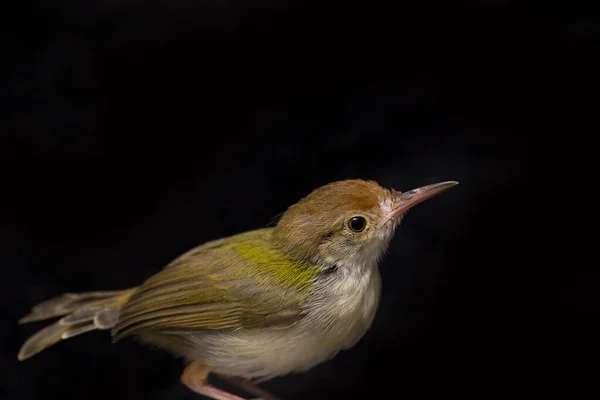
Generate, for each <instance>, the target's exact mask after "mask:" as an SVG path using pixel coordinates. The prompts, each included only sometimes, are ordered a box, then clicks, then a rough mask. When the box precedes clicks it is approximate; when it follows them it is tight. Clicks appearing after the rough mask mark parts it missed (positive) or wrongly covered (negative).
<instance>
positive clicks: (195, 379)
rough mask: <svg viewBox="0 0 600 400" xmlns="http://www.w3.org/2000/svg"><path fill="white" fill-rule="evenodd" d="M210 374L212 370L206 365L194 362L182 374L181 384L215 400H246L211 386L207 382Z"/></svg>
mask: <svg viewBox="0 0 600 400" xmlns="http://www.w3.org/2000/svg"><path fill="white" fill-rule="evenodd" d="M209 373H210V369H209V368H208V367H207V366H206V365H204V364H202V363H201V362H199V361H194V362H192V363H191V364H190V365H188V366H187V367H186V368H185V370H184V371H183V374H181V382H182V383H183V384H184V385H186V386H187V387H188V388H190V389H191V390H193V391H194V392H196V393H198V394H202V395H204V396H207V397H210V398H211V399H213V400H245V399H244V398H242V397H239V396H236V395H234V394H231V393H228V392H226V391H224V390H221V389H219V388H216V387H214V386H212V385H209V384H208V382H207V377H208V374H209Z"/></svg>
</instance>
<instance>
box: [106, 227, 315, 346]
mask: <svg viewBox="0 0 600 400" xmlns="http://www.w3.org/2000/svg"><path fill="white" fill-rule="evenodd" d="M271 231H272V229H271V228H266V229H262V230H257V231H251V232H247V233H244V234H241V235H238V236H237V237H236V238H235V239H237V240H232V241H215V242H209V243H207V244H206V245H205V246H200V247H198V248H195V249H192V250H191V251H190V252H188V253H186V254H184V255H182V256H181V257H179V258H177V259H176V260H174V261H173V262H172V263H171V264H169V265H168V266H167V267H165V268H164V269H163V270H161V271H160V272H158V273H157V274H155V275H154V276H152V277H150V278H149V279H148V280H147V281H146V282H144V284H142V285H141V286H140V287H139V288H138V289H137V290H136V292H135V293H134V294H133V295H132V296H131V297H130V298H129V300H128V301H127V303H125V304H124V305H123V307H122V308H121V311H120V314H119V321H118V322H117V324H116V325H115V327H114V329H113V338H114V340H115V341H117V340H119V339H121V338H123V337H125V336H129V335H133V334H136V333H139V332H141V331H156V332H162V333H177V332H182V331H189V330H221V329H239V328H259V327H285V326H290V325H292V324H295V323H296V322H297V321H299V320H300V319H301V318H302V317H303V316H304V309H303V308H302V304H303V301H304V300H305V299H306V297H307V296H308V294H309V290H308V288H309V285H307V282H306V279H313V278H314V277H316V276H317V275H318V272H319V270H318V269H317V268H316V267H314V266H309V265H305V264H301V263H299V262H297V261H295V260H291V259H289V258H287V257H286V256H285V254H283V253H281V252H278V251H275V250H274V249H273V248H272V246H273V244H272V243H273V241H272V240H271V236H270V235H271V234H272V232H271ZM240 246H241V247H240ZM248 247H250V248H253V249H254V248H261V249H264V250H265V251H264V253H262V254H264V255H265V256H264V257H262V254H258V253H257V252H255V251H254V252H253V253H252V255H251V257H250V258H248V257H245V253H244V252H243V251H240V249H245V248H248ZM259 256H260V257H259ZM281 265H285V266H286V267H289V268H298V271H299V272H301V273H302V274H304V275H302V276H305V277H306V279H304V280H301V279H297V280H296V281H294V282H293V284H290V282H289V280H286V279H285V278H286V276H287V274H289V273H290V271H284V272H285V273H283V274H282V273H281V271H279V270H277V269H275V268H274V267H273V266H277V267H279V266H281ZM265 282H268V283H269V284H268V285H266V284H265Z"/></svg>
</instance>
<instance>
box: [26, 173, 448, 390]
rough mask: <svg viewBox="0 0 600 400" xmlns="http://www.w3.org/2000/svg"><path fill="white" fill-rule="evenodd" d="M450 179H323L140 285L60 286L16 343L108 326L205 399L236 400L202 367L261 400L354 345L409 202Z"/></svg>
mask: <svg viewBox="0 0 600 400" xmlns="http://www.w3.org/2000/svg"><path fill="white" fill-rule="evenodd" d="M457 183H458V182H455V181H448V182H441V183H436V184H433V185H428V186H423V187H421V188H418V189H414V190H411V191H407V192H400V191H396V190H394V189H386V188H383V187H381V186H380V185H378V184H377V183H375V182H373V181H365V180H359V179H353V180H344V181H338V182H333V183H329V184H327V185H325V186H322V187H320V188H318V189H316V190H314V191H313V192H311V193H310V194H308V195H307V196H306V197H304V198H303V199H301V200H300V201H299V202H297V203H296V204H294V205H292V206H291V207H289V208H288V209H287V211H286V212H285V213H283V215H282V216H281V218H280V219H279V221H278V222H277V224H275V225H274V226H269V227H266V228H262V229H257V230H252V231H249V232H244V233H240V234H237V235H233V236H230V237H227V238H222V239H218V240H214V241H210V242H207V243H204V244H203V245H200V246H198V247H196V248H193V249H191V250H190V251H188V252H186V253H184V254H182V255H181V256H179V257H178V258H175V259H174V260H173V261H172V262H171V263H169V264H168V265H166V266H165V267H164V268H163V269H161V270H160V271H159V272H157V273H156V274H155V275H153V276H151V277H150V278H148V279H147V280H146V281H144V282H143V283H142V284H141V285H140V286H138V287H135V288H129V289H125V290H118V291H100V292H89V293H66V294H63V295H62V296H59V297H56V298H53V299H50V300H46V301H44V302H42V303H40V304H38V305H37V306H35V307H33V309H32V311H31V313H30V314H29V315H27V316H25V317H23V318H22V319H21V320H20V321H19V322H20V323H26V322H32V321H39V320H44V319H48V318H53V317H62V318H61V319H59V320H58V321H57V322H55V323H54V324H52V325H49V326H47V327H46V328H44V329H42V330H40V331H38V332H37V333H35V334H34V335H33V336H31V337H30V338H29V339H28V340H27V341H26V342H25V343H24V344H23V346H22V347H21V350H20V352H19V354H18V358H19V360H25V359H27V358H29V357H31V356H33V355H35V354H36V353H38V352H40V351H42V350H43V349H45V348H47V347H49V346H52V345H54V344H55V343H57V342H58V341H60V340H61V339H68V338H70V337H73V336H77V335H79V334H81V333H85V332H89V331H93V330H96V329H101V330H102V329H110V330H111V334H112V337H113V342H116V341H118V340H120V339H122V338H124V337H127V336H133V337H135V338H137V339H138V340H139V341H141V342H143V343H145V344H148V345H152V346H156V347H159V348H161V349H164V350H165V351H168V352H170V353H172V354H174V355H176V356H180V357H183V358H184V359H185V360H187V366H186V368H185V369H184V371H183V374H182V375H181V381H182V382H183V383H184V384H185V385H187V386H188V387H189V388H190V389H191V390H193V391H195V392H197V393H199V394H202V395H205V396H207V397H209V398H212V399H214V400H243V399H242V398H241V397H238V396H236V395H233V394H231V393H229V392H226V391H224V390H222V389H219V388H217V387H215V386H213V385H211V384H209V382H208V375H209V373H211V372H212V373H214V374H216V375H218V376H221V377H224V378H226V379H229V380H230V381H231V382H233V383H235V384H237V385H238V386H240V387H241V388H243V389H244V390H246V391H247V392H249V393H252V394H255V395H258V396H261V397H263V398H266V399H275V398H276V397H275V396H273V395H271V394H269V393H266V392H265V391H264V390H262V389H261V388H259V387H258V386H257V385H256V383H259V382H262V381H265V380H268V379H271V378H274V377H278V376H282V375H286V374H290V373H298V372H302V371H306V370H307V369H309V368H311V367H313V366H315V365H317V364H320V363H322V362H324V361H326V360H329V359H331V358H332V357H333V356H335V355H336V354H337V353H338V352H339V351H341V350H344V349H348V348H350V347H352V346H353V345H355V344H356V343H357V341H358V340H359V339H360V338H361V337H363V335H364V334H365V333H366V331H367V330H368V329H369V328H370V326H371V324H372V322H373V319H374V317H375V313H376V310H377V308H378V304H379V298H380V291H381V290H380V288H381V281H380V275H379V270H378V265H379V262H380V260H381V258H382V256H383V254H384V253H385V250H386V249H387V247H388V245H389V243H390V240H391V238H392V236H393V234H394V231H395V229H396V228H397V227H398V225H399V224H400V222H401V220H402V219H403V217H404V215H405V214H406V212H407V210H408V209H409V208H411V207H413V206H414V205H416V204H418V203H421V202H422V201H424V200H426V199H429V198H431V197H433V196H435V195H437V194H439V193H441V192H442V191H444V190H446V189H449V188H451V187H453V186H455V185H456V184H457Z"/></svg>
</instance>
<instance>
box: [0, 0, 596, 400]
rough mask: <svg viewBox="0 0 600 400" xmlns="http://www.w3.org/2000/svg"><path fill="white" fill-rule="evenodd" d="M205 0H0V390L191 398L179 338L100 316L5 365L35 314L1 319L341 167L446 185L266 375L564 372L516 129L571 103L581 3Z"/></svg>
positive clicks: (467, 378)
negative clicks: (289, 356) (342, 322)
mask: <svg viewBox="0 0 600 400" xmlns="http://www.w3.org/2000/svg"><path fill="white" fill-rule="evenodd" d="M199 3H201V2H199V1H183V0H175V1H171V2H167V1H159V2H152V3H147V2H135V1H130V0H125V1H109V0H102V1H96V2H92V3H90V2H75V1H67V0H64V1H46V2H34V1H25V2H19V3H18V6H14V7H13V8H12V9H10V10H8V11H9V12H6V13H2V16H1V17H0V18H2V21H3V22H2V26H3V27H5V28H6V29H5V36H4V37H3V44H4V45H5V46H4V54H3V56H2V60H3V61H2V71H3V73H4V77H5V78H7V79H4V80H3V81H2V82H1V83H0V84H1V85H2V87H1V88H2V100H1V101H2V104H1V106H2V107H1V108H2V120H1V122H0V129H1V131H0V135H1V136H0V159H1V160H2V173H1V179H2V180H1V186H0V191H1V192H0V206H1V208H0V265H1V266H2V272H3V278H2V279H1V280H0V282H1V284H0V296H1V297H0V300H1V303H0V307H1V309H2V330H1V331H0V334H1V341H0V348H1V349H2V351H1V354H0V369H1V375H0V381H1V382H2V384H1V386H0V397H1V398H3V399H15V400H16V399H19V400H20V399H23V400H26V399H49V398H60V399H64V400H66V399H106V398H111V399H171V400H175V399H195V398H199V397H198V396H196V395H194V394H193V393H192V392H191V391H189V390H188V389H187V388H185V387H183V386H182V385H180V384H179V375H180V373H181V370H182V364H181V362H180V361H179V360H176V359H174V358H172V357H170V356H169V355H167V354H164V353H161V352H159V351H156V350H152V349H149V348H146V347H143V346H140V345H138V344H136V343H134V342H133V341H130V340H125V341H123V342H120V343H119V344H117V345H111V343H110V338H109V335H108V333H107V332H94V333H90V334H86V335H83V336H80V337H77V338H74V339H71V340H69V341H67V342H62V343H59V344H58V345H57V346H55V347H53V348H51V349H49V350H47V351H44V352H43V353H41V354H39V355H37V356H36V357H34V358H32V359H30V360H28V361H26V362H23V363H19V362H18V361H17V360H16V354H17V352H18V349H19V346H20V345H21V344H22V342H23V341H24V340H25V339H26V338H27V336H28V335H30V334H32V333H33V332H34V331H35V330H36V329H39V328H40V327H41V326H43V324H41V323H39V324H33V325H26V326H19V325H17V324H16V321H17V319H18V318H19V317H21V316H23V315H24V314H26V313H27V312H28V311H29V308H30V307H31V306H33V305H34V304H36V303H37V302H39V301H42V300H44V299H46V298H48V297H51V296H55V295H58V294H60V293H63V292H66V291H87V290H110V289H119V288H126V287H130V286H132V285H136V284H138V283H140V282H141V281H142V280H143V279H145V278H147V277H148V276H150V275H151V274H152V273H154V272H156V271H158V270H159V269H160V268H161V267H162V266H164V265H165V264H166V263H168V262H169V261H170V260H172V259H173V258H174V257H176V256H177V255H179V254H180V253H182V252H184V251H186V250H188V249H189V248H191V247H193V246H195V245H197V244H200V243H202V242H203V241H207V240H210V239H215V238H218V237H222V236H226V235H230V234H234V233H237V232H240V231H244V230H250V229H254V228H257V227H261V226H264V225H266V224H267V223H269V221H270V220H271V218H272V217H274V216H275V215H277V214H279V213H280V212H282V211H284V210H285V209H286V207H287V206H289V205H290V204H292V203H294V202H295V201H297V200H298V199H299V198H300V197H302V196H304V195H306V194H307V193H308V192H310V191H311V190H313V189H314V188H316V187H318V186H320V185H322V184H325V183H327V182H330V181H333V180H338V179H346V178H365V179H374V180H376V181H379V182H380V183H381V184H383V185H385V186H392V187H394V188H396V189H400V190H408V189H412V188H414V187H417V186H419V185H423V184H428V183H433V182H436V181H441V180H458V181H460V185H459V186H458V187H457V188H454V189H452V190H451V191H449V192H446V193H444V194H443V195H441V196H440V197H438V198H435V199H433V200H430V201H428V202H426V203H423V204H422V205H419V206H418V207H417V208H415V209H414V210H412V211H411V212H410V213H409V214H408V216H407V217H406V219H405V222H404V223H403V226H402V227H401V228H400V229H399V230H398V233H397V235H396V237H395V239H394V241H393V243H392V245H391V248H390V253H389V255H388V256H387V257H386V259H385V261H384V262H383V264H382V266H381V272H382V275H383V280H384V293H383V299H382V304H381V308H380V310H379V312H378V314H377V318H376V320H375V323H374V326H373V328H372V329H371V330H370V331H369V333H368V334H367V335H366V336H365V337H364V339H363V340H362V341H361V342H359V344H358V345H356V347H354V348H353V349H351V350H349V351H345V352H343V353H341V354H339V356H337V357H336V358H335V359H333V360H332V361H330V362H327V363H325V364H323V365H321V366H319V367H316V368H314V369H313V370H312V371H310V372H307V373H305V374H301V375H295V376H289V377H285V378H281V379H276V380H273V381H272V382H269V383H267V384H265V385H264V386H265V387H266V388H268V389H271V390H272V391H274V392H275V393H277V394H279V395H281V396H282V397H283V398H284V399H331V398H340V399H342V398H344V399H349V398H362V399H371V398H376V396H375V394H379V396H382V394H383V393H388V397H377V398H423V396H426V395H427V396H429V395H434V392H438V391H440V394H436V395H443V396H459V397H461V398H464V397H477V398H490V397H492V396H493V395H496V394H499V393H500V394H510V395H511V396H513V395H515V394H516V393H518V394H525V395H527V393H528V392H525V390H526V389H523V388H520V385H525V384H530V385H527V386H523V387H529V388H533V389H532V390H534V392H533V393H538V394H539V391H540V390H541V389H547V388H551V389H552V391H555V390H558V389H559V388H560V387H562V386H565V387H566V386H569V385H568V382H567V381H566V380H565V376H566V375H564V374H562V372H561V374H562V375H560V376H561V379H558V380H554V378H551V377H550V376H551V375H544V374H545V372H541V371H542V369H540V366H542V365H555V366H557V368H554V367H551V368H548V370H550V371H555V372H556V371H558V370H561V371H562V370H563V369H562V367H564V366H565V365H566V364H563V363H562V361H558V360H559V358H560V357H562V356H564V355H569V350H565V346H563V343H561V342H560V341H558V342H557V341H553V340H551V339H550V338H549V337H548V336H547V335H546V334H542V335H537V334H534V333H533V332H535V331H536V329H535V328H537V327H539V326H540V325H539V324H541V323H542V322H543V321H544V320H548V319H553V318H555V319H556V320H555V321H558V320H560V319H561V318H566V316H567V315H572V314H569V313H570V312H571V311H573V310H574V309H575V307H576V305H575V303H574V300H572V298H571V297H568V296H566V297H564V298H563V301H562V303H558V304H556V303H553V304H552V305H550V303H549V302H548V301H547V299H548V298H547V297H545V294H544V293H545V292H544V291H540V289H542V288H548V287H549V282H550V279H552V277H553V276H554V275H552V272H551V271H554V270H552V269H551V268H547V269H546V272H545V273H541V274H538V273H534V272H533V270H532V268H533V267H534V266H535V261H533V262H532V260H531V256H530V251H529V248H530V246H531V243H532V241H534V240H535V238H536V233H535V227H533V226H532V224H531V223H530V221H529V217H528V215H529V213H530V212H531V210H532V202H531V201H530V197H529V188H528V185H529V179H528V173H527V170H528V164H529V162H530V161H531V159H530V158H529V150H530V147H533V146H534V145H535V147H537V148H538V149H539V148H540V147H543V146H545V143H546V142H547V141H548V140H549V139H548V138H549V135H551V133H552V132H553V131H554V130H555V129H557V130H560V129H562V128H561V127H562V125H561V124H562V123H563V122H564V121H565V120H566V119H569V117H568V115H570V113H571V112H574V111H576V110H575V109H576V108H577V107H579V105H581V104H585V101H584V100H583V99H584V97H585V95H582V94H581V93H583V92H584V91H585V88H582V87H581V85H582V84H584V83H586V82H587V81H586V79H588V78H589V77H591V76H593V74H595V72H594V71H595V69H594V67H593V65H592V64H591V60H593V59H594V57H595V56H594V55H593V54H594V53H595V52H596V50H597V49H598V47H597V39H598V37H599V34H600V28H599V22H598V19H595V17H594V14H592V13H591V11H590V10H589V9H585V8H577V7H575V6H574V5H573V6H571V7H568V8H565V7H563V8H561V7H557V6H556V7H555V6H550V5H545V6H540V7H538V8H526V7H524V6H523V4H521V3H519V4H520V5H517V4H513V3H509V2H505V1H467V2H460V3H455V4H452V5H450V4H449V2H448V3H444V4H437V3H433V2H418V5H414V4H412V3H414V2H401V3H403V4H401V5H398V4H396V5H395V6H392V5H391V3H393V2H390V4H384V3H381V4H380V3H377V2H372V3H370V2H364V3H362V4H348V3H347V4H345V5H343V4H331V5H330V4H329V3H327V2H320V4H317V3H318V2H314V3H309V2H304V3H300V2H283V3H282V2H277V4H271V3H276V2H266V1H260V0H257V1H255V2H242V1H236V0H232V1H229V2H227V1H223V2H220V1H210V2H202V5H199ZM515 3H518V2H515ZM577 101H578V102H579V105H578V106H577V107H576V106H575V105H574V104H575V102H577ZM534 135H540V136H538V138H537V139H536V140H535V141H534ZM569 279H570V278H569V277H563V280H562V289H564V290H565V292H564V293H567V294H568V293H571V294H572V293H574V292H573V291H574V290H575V289H574V286H572V285H573V282H572V281H571V280H569ZM575 297H577V296H575ZM568 318H571V317H568ZM561 326H562V325H561V324H560V323H556V324H555V326H554V328H553V330H554V332H557V331H560V332H562V331H561V329H562V328H561ZM549 348H551V349H552V351H548V349H549ZM571 365H573V364H571ZM568 369H569V370H571V371H573V370H575V367H573V366H572V367H569V368H568ZM544 371H545V369H544ZM539 374H542V376H546V378H545V380H542V382H543V383H542V384H541V385H540V386H537V385H531V383H532V382H533V380H534V377H535V376H537V375H539ZM552 376H554V375H552ZM570 390H572V389H570ZM571 394H572V392H571ZM570 398H573V397H570Z"/></svg>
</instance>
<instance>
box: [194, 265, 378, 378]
mask: <svg viewBox="0 0 600 400" xmlns="http://www.w3.org/2000/svg"><path fill="white" fill-rule="evenodd" d="M380 286H381V283H380V277H379V271H378V270H377V268H376V267H374V268H370V269H369V270H368V271H365V272H364V273H363V274H361V275H360V276H358V275H354V276H350V275H348V274H342V275H341V276H337V277H334V276H332V277H329V278H327V279H324V280H322V281H319V282H317V283H316V284H315V287H314V288H313V289H314V290H313V295H312V296H311V298H310V299H309V302H308V305H307V307H308V314H307V316H306V317H305V318H304V319H302V320H301V321H300V322H299V323H297V324H296V325H294V326H292V327H290V328H286V329H273V330H270V329H259V330H245V329H240V330H236V331H233V332H230V333H227V334H224V333H223V334H219V333H215V334H211V335H208V336H205V335H202V336H201V337H198V339H199V342H198V343H199V344H202V347H205V346H206V345H207V344H208V345H209V346H208V349H209V350H208V352H204V353H203V355H202V358H203V359H204V360H206V361H207V362H208V364H209V365H211V367H212V369H213V371H214V372H217V373H222V374H225V375H235V376H241V377H245V378H249V379H269V378H272V377H275V376H281V375H286V374H289V373H294V372H302V371H305V370H307V369H310V368H312V367H314V366H315V365H317V364H320V363H322V362H324V361H327V360H329V359H331V358H332V357H333V356H335V355H336V354H337V353H338V352H339V351H341V350H343V349H347V348H349V347H352V346H353V345H354V344H356V342H357V341H358V340H359V339H360V338H361V337H362V336H363V335H364V334H365V333H366V332H367V330H368V329H369V327H370V326H371V324H372V322H373V319H374V317H375V312H376V310H377V306H378V302H379V293H380Z"/></svg>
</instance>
